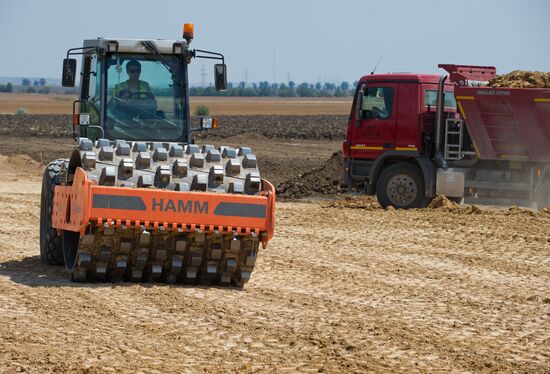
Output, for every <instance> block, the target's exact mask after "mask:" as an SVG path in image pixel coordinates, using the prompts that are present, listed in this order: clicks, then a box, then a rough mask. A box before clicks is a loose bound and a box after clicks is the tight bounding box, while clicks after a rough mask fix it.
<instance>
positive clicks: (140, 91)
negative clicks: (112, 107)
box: [113, 60, 156, 107]
mask: <svg viewBox="0 0 550 374" xmlns="http://www.w3.org/2000/svg"><path fill="white" fill-rule="evenodd" d="M126 73H127V74H128V80H127V81H126V82H122V83H120V84H117V85H116V86H115V88H114V90H113V96H114V97H117V98H119V99H122V100H127V101H128V100H140V99H141V100H144V99H146V100H152V101H153V103H154V104H155V107H156V100H155V97H154V96H153V93H152V92H151V88H150V87H149V83H147V82H145V81H142V80H140V79H139V75H140V74H141V64H140V63H139V61H137V60H130V61H128V63H127V64H126Z"/></svg>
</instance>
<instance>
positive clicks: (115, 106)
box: [109, 96, 178, 129]
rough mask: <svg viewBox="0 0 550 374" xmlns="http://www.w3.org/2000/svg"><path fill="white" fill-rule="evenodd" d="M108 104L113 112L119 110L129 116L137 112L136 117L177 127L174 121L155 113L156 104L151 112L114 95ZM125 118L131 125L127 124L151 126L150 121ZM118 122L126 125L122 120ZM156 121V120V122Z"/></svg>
mask: <svg viewBox="0 0 550 374" xmlns="http://www.w3.org/2000/svg"><path fill="white" fill-rule="evenodd" d="M109 105H110V106H112V108H111V110H112V111H113V112H115V111H117V110H119V111H120V112H122V113H124V114H125V115H129V116H131V117H134V116H136V114H137V117H139V118H138V119H142V120H143V119H145V120H147V119H149V120H155V121H162V123H163V124H165V125H168V126H169V127H172V128H174V129H177V128H178V126H177V125H176V124H175V123H172V122H170V121H168V120H166V119H164V118H162V117H159V116H158V115H157V114H156V106H154V109H155V110H154V112H151V111H147V110H146V109H143V108H140V107H138V106H135V105H132V104H131V103H129V102H127V101H125V100H122V99H120V98H118V97H116V96H113V97H112V98H111V101H110V102H109ZM127 120H129V121H131V125H129V126H135V125H138V126H141V127H145V128H149V127H151V123H142V122H141V121H139V120H135V119H134V118H128V119H127ZM118 122H119V124H120V123H123V124H125V125H128V124H126V123H124V122H125V121H124V120H120V119H119V120H118ZM157 123H158V122H157Z"/></svg>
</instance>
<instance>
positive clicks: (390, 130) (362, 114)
mask: <svg viewBox="0 0 550 374" xmlns="http://www.w3.org/2000/svg"><path fill="white" fill-rule="evenodd" d="M440 79H441V76H440V75H434V74H373V75H367V76H364V77H362V78H361V79H360V81H359V83H358V85H357V89H356V92H355V97H354V100H353V105H352V109H351V113H350V116H349V120H348V124H347V132H346V140H345V141H344V144H343V152H344V159H345V168H344V183H345V184H346V185H348V186H350V187H352V186H353V187H356V188H364V189H365V190H366V191H367V193H368V194H374V193H376V180H377V179H378V176H379V175H380V173H381V172H382V170H383V169H384V168H386V167H387V166H390V165H392V164H396V163H400V162H407V163H410V164H411V168H418V169H420V171H422V169H427V170H428V169H429V170H431V169H432V168H431V165H430V162H427V160H429V159H430V158H432V157H433V152H434V141H435V135H434V129H435V118H436V108H437V92H438V83H439V81H440ZM444 100H445V103H444V111H445V113H446V116H452V117H454V116H455V115H456V102H455V100H454V96H453V85H452V84H445V85H444ZM420 158H426V160H425V161H426V162H423V161H420V162H419V161H418V159H420ZM413 160H414V161H413ZM408 179H410V178H408ZM409 182H411V181H410V180H409ZM420 184H423V185H424V188H423V189H426V187H428V188H427V190H426V191H425V192H426V195H428V196H430V195H431V196H433V193H434V191H433V188H432V187H431V185H430V184H429V183H424V182H422V183H420ZM418 187H420V186H416V188H418ZM409 196H410V195H409ZM408 200H409V199H404V200H403V199H401V201H402V202H403V203H406V204H407V205H408V204H409V203H411V202H410V201H409V202H408V203H407V201H408ZM419 203H420V202H419Z"/></svg>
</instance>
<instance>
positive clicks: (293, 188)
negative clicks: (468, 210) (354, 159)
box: [277, 151, 345, 199]
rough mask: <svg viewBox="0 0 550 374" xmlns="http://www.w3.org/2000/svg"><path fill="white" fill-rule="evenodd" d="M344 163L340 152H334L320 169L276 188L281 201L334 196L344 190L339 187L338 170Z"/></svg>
mask: <svg viewBox="0 0 550 374" xmlns="http://www.w3.org/2000/svg"><path fill="white" fill-rule="evenodd" d="M343 162H344V157H343V156H342V152H341V151H338V152H334V153H333V154H332V156H331V157H330V158H329V159H328V160H327V162H326V163H325V164H324V165H322V166H321V167H318V168H314V169H312V170H310V171H306V172H305V173H303V174H301V175H298V176H297V177H295V178H292V179H289V180H287V181H285V182H283V183H281V184H279V185H278V186H277V196H278V198H282V199H300V198H305V197H309V196H315V195H336V194H340V193H342V192H345V190H344V189H343V188H342V186H341V180H340V170H341V168H342V164H343Z"/></svg>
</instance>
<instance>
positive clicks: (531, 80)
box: [488, 70, 550, 88]
mask: <svg viewBox="0 0 550 374" xmlns="http://www.w3.org/2000/svg"><path fill="white" fill-rule="evenodd" d="M488 86H489V87H495V88H498V87H513V88H550V73H545V72H540V71H523V70H514V71H512V72H510V73H508V74H503V75H498V76H496V77H495V78H493V79H491V80H490V81H489V84H488Z"/></svg>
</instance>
